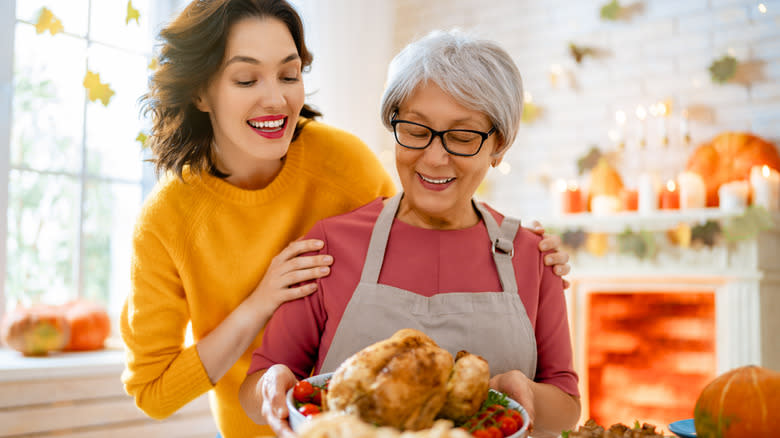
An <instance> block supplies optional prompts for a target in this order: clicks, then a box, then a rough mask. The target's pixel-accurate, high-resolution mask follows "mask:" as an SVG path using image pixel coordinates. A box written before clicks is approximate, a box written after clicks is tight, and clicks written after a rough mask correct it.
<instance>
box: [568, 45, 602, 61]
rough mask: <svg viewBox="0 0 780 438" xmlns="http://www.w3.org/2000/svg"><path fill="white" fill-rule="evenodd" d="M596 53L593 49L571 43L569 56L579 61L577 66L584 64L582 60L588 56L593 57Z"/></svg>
mask: <svg viewBox="0 0 780 438" xmlns="http://www.w3.org/2000/svg"><path fill="white" fill-rule="evenodd" d="M595 53H596V51H595V50H594V49H593V48H592V47H586V46H578V45H576V44H574V43H569V54H571V56H572V58H574V60H575V61H577V64H580V63H582V60H583V59H585V57H586V56H593V54H595Z"/></svg>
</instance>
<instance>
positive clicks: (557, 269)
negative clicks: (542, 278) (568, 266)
mask: <svg viewBox="0 0 780 438" xmlns="http://www.w3.org/2000/svg"><path fill="white" fill-rule="evenodd" d="M555 273H556V274H558V275H561V268H558V267H556V268H555Z"/></svg>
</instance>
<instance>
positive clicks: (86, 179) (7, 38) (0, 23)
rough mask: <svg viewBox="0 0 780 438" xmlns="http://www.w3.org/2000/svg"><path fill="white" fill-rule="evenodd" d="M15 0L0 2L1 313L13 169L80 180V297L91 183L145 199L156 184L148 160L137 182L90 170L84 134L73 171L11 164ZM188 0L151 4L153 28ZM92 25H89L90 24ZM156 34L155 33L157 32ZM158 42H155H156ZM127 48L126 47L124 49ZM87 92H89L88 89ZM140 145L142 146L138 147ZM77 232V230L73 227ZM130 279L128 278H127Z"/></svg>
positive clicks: (77, 280) (77, 268)
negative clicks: (128, 187) (134, 188)
mask: <svg viewBox="0 0 780 438" xmlns="http://www.w3.org/2000/svg"><path fill="white" fill-rule="evenodd" d="M94 1H99V0H90V1H89V3H88V9H87V14H88V15H89V14H91V11H92V5H93V2H94ZM16 2H17V0H11V1H3V2H0V66H4V67H2V68H0V187H2V190H0V211H2V212H3V214H2V215H0V315H3V314H5V312H6V311H7V310H8V309H6V299H7V298H6V297H7V291H6V278H7V269H8V266H7V265H8V246H7V239H8V202H9V184H10V181H9V180H10V172H11V171H12V170H22V171H29V172H35V173H37V174H40V175H52V174H56V175H66V176H68V177H72V178H74V181H77V184H78V185H79V189H78V190H79V191H80V193H79V199H78V203H79V211H78V212H77V218H78V219H77V221H78V224H77V226H78V233H74V234H76V236H77V237H75V239H76V240H75V242H74V244H75V246H76V254H75V255H74V260H73V264H74V267H73V269H74V277H75V281H74V287H75V293H76V294H77V296H83V294H84V275H85V272H84V266H83V263H84V259H85V250H84V242H83V236H84V219H85V217H84V213H85V207H86V206H85V202H86V187H87V185H88V184H89V183H98V184H110V183H120V184H128V183H129V184H136V183H137V184H138V187H139V188H140V190H141V193H142V201H143V200H144V199H145V198H146V196H147V195H148V193H149V192H150V190H151V189H152V187H153V186H154V184H155V182H156V178H155V174H154V170H153V166H152V165H151V164H150V163H148V162H146V163H144V165H143V174H142V176H141V180H140V181H138V182H136V181H128V180H127V179H123V178H108V177H104V176H100V175H93V174H91V173H90V172H89V171H88V169H87V156H86V152H87V150H86V149H87V143H86V142H87V136H86V135H84V136H82V143H81V145H80V148H81V157H80V163H79V166H78V170H76V171H74V172H63V171H49V170H42V169H31V168H28V167H26V166H24V165H21V166H12V165H11V162H10V151H11V127H12V123H13V117H14V114H13V97H14V96H13V94H14V92H13V90H14V75H13V72H14V48H15V43H16V41H15V35H16V26H17V23H19V22H20V21H21V22H25V21H24V20H18V19H17V17H16ZM185 4H186V2H185V1H184V0H161V1H155V2H152V3H151V5H152V6H151V7H150V10H148V11H146V13H147V14H148V15H147V18H148V19H149V20H150V22H151V23H153V29H154V30H153V31H154V32H155V33H156V32H158V31H159V29H160V28H161V27H162V25H163V23H164V22H165V21H168V20H170V19H172V18H173V14H174V12H176V11H178V10H180V9H181V8H182V7H183V6H184V5H185ZM88 26H89V25H88ZM154 36H155V37H156V35H154ZM79 38H83V39H84V40H85V41H86V42H87V46H88V47H89V46H90V45H92V44H101V45H104V46H105V44H103V43H101V42H99V41H96V40H94V39H93V38H92V36H91V34H90V28H89V27H88V28H87V33H86V35H85V36H83V37H81V36H79ZM155 44H156V42H155ZM154 49H155V47H149V48H148V49H147V50H148V53H153V51H154ZM121 50H124V49H121ZM84 61H85V62H87V60H86V58H85V59H84ZM85 92H86V91H85ZM90 104H93V103H89V102H87V103H86V104H85V107H84V111H86V110H87V109H86V108H87V106H86V105H90ZM82 130H83V131H86V130H87V123H85V124H84V126H83V127H82ZM139 147H140V146H139ZM149 156H150V153H149V152H148V151H145V152H144V157H145V158H149ZM74 231H75V230H74ZM128 281H129V279H128ZM108 300H109V301H108V303H107V304H108V305H110V304H111V293H110V292H109V293H108ZM120 310H121V309H112V308H109V309H108V311H109V314H110V315H111V316H112V319H115V317H116V316H118V312H119V311H120Z"/></svg>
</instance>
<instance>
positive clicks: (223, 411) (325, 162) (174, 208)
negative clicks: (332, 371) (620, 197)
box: [121, 122, 395, 438]
mask: <svg viewBox="0 0 780 438" xmlns="http://www.w3.org/2000/svg"><path fill="white" fill-rule="evenodd" d="M394 192H395V187H394V185H393V182H392V180H391V179H390V177H389V175H388V174H387V172H386V171H385V170H384V168H382V166H381V165H380V164H379V161H378V160H377V159H376V156H375V155H374V154H373V153H372V152H371V150H370V149H368V148H367V147H366V145H365V144H364V143H363V142H361V141H360V140H359V139H358V138H357V137H355V136H353V135H351V134H349V133H346V132H344V131H341V130H338V129H335V128H332V127H329V126H327V125H323V124H321V123H317V122H310V123H309V124H308V125H306V127H305V128H304V129H303V131H302V132H301V134H300V136H299V138H298V139H297V140H296V141H295V142H293V143H292V144H291V145H290V148H289V151H288V153H287V158H286V161H285V164H284V167H283V168H282V170H281V171H280V173H279V174H278V175H277V177H276V179H274V181H273V182H271V184H269V185H268V186H267V187H266V188H264V189H261V190H254V191H250V190H242V189H239V188H237V187H235V186H232V185H230V184H228V183H226V182H225V181H223V180H221V179H218V178H215V177H213V176H210V175H201V176H198V175H194V174H191V173H189V172H185V176H184V181H182V180H180V179H178V178H176V177H169V178H166V179H164V180H163V181H161V182H160V183H159V184H158V185H157V187H156V188H155V191H154V192H153V193H152V194H151V195H150V196H149V198H148V199H147V200H146V202H145V204H144V207H143V210H142V212H141V215H140V217H139V219H138V222H137V224H136V228H135V234H134V236H133V250H134V253H133V261H132V279H131V280H132V291H131V292H130V295H129V296H128V298H127V301H126V303H125V307H124V309H123V312H122V318H121V333H122V338H123V339H124V341H125V343H126V345H127V363H126V369H125V371H124V373H123V375H122V381H123V382H124V384H125V389H126V391H127V392H128V393H129V394H130V395H132V396H133V397H134V398H135V402H136V404H137V405H138V407H139V408H141V409H142V410H143V411H144V412H146V413H147V414H148V415H149V416H151V417H153V418H164V417H167V416H169V415H171V414H173V413H174V412H175V411H177V410H178V409H179V408H181V407H182V406H184V405H185V404H187V403H188V402H190V401H191V400H193V399H195V398H197V397H198V396H200V395H201V394H203V393H204V392H207V391H209V390H211V389H214V391H212V392H211V393H210V404H211V410H212V413H213V414H214V418H215V420H216V422H217V425H218V427H219V429H220V431H221V433H222V435H223V436H224V437H225V438H233V437H246V436H257V435H268V434H270V433H271V432H270V428H268V427H267V426H258V425H256V424H254V423H253V422H252V420H250V419H249V417H247V416H246V414H244V411H243V409H242V408H241V405H240V404H239V401H238V389H239V386H240V385H241V382H242V381H243V380H244V377H245V376H246V371H247V369H248V368H249V362H250V359H251V355H252V351H254V350H255V349H256V348H257V347H259V346H260V343H261V340H262V332H261V333H259V334H258V335H257V337H256V338H255V340H254V342H252V344H251V345H250V347H249V348H248V349H247V350H246V351H245V352H244V354H243V355H242V356H241V359H240V360H239V361H238V362H237V363H236V364H235V365H234V366H233V367H232V368H231V369H230V371H229V372H228V373H227V374H225V376H224V377H222V379H220V380H219V381H218V382H217V384H216V385H213V386H212V384H211V382H210V381H209V378H208V376H207V375H206V371H205V369H204V368H203V365H202V363H201V361H200V358H199V356H198V352H197V350H196V348H195V346H194V345H192V346H187V347H185V346H184V345H183V344H184V337H185V329H186V327H187V324H188V322H190V321H191V322H192V332H193V337H194V340H195V342H197V341H198V340H199V339H201V338H203V337H204V336H206V335H207V334H208V333H209V332H211V331H212V330H213V329H214V328H215V327H217V326H218V325H219V323H220V322H221V321H222V320H223V319H224V318H225V317H227V316H228V314H229V313H230V312H231V311H232V310H233V309H235V308H236V307H237V306H238V305H239V304H240V303H241V302H242V301H243V300H244V299H245V298H246V297H247V296H248V295H249V293H250V292H251V291H252V290H254V288H255V287H256V286H257V284H258V283H259V282H260V280H261V278H262V277H263V274H264V273H265V271H266V268H267V267H268V265H269V264H270V262H271V259H272V258H273V257H274V256H275V255H276V254H278V253H279V252H280V251H281V250H282V249H283V248H284V247H286V246H287V244H288V243H289V242H290V241H292V240H294V239H296V238H298V237H301V236H303V235H304V233H305V232H306V231H308V229H309V228H310V227H311V226H312V225H313V224H314V223H315V222H317V221H319V220H320V219H323V218H325V217H329V216H333V215H336V214H341V213H345V212H347V211H350V210H353V209H355V208H357V207H359V206H361V205H363V204H366V203H368V202H370V201H371V200H373V199H375V198H376V197H378V196H391V195H392V194H393V193H394Z"/></svg>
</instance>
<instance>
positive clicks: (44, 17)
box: [35, 8, 64, 35]
mask: <svg viewBox="0 0 780 438" xmlns="http://www.w3.org/2000/svg"><path fill="white" fill-rule="evenodd" d="M63 29H64V28H63V27H62V21H60V19H59V18H57V17H56V16H55V15H54V14H53V13H52V12H51V11H50V10H49V9H48V8H41V12H40V14H39V15H38V21H37V22H36V23H35V33H37V34H42V33H44V32H45V31H47V30H48V31H49V33H50V34H52V35H56V34H58V33H60V32H62V30H63Z"/></svg>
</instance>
